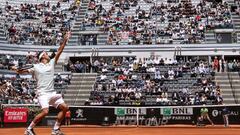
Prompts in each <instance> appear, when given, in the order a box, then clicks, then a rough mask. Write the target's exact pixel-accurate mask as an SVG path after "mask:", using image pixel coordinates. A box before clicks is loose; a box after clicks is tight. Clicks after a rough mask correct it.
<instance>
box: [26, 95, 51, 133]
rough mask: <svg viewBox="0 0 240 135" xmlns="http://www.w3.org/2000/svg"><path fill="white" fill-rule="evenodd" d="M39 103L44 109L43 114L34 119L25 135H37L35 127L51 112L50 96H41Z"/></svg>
mask: <svg viewBox="0 0 240 135" xmlns="http://www.w3.org/2000/svg"><path fill="white" fill-rule="evenodd" d="M38 102H39V104H40V106H41V108H42V111H41V113H39V114H38V115H37V116H35V117H34V119H33V121H32V122H31V124H30V125H29V126H28V128H27V129H26V131H25V135H35V133H34V131H33V128H34V127H35V125H37V124H38V122H40V121H41V120H42V119H43V118H44V117H45V116H46V115H47V114H48V112H49V109H48V108H49V96H48V95H41V96H39V97H38Z"/></svg>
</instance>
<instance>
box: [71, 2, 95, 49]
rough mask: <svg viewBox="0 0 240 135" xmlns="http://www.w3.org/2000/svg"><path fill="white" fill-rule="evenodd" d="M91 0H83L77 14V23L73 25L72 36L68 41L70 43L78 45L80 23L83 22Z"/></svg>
mask: <svg viewBox="0 0 240 135" xmlns="http://www.w3.org/2000/svg"><path fill="white" fill-rule="evenodd" d="M89 2H90V0H83V1H81V4H80V8H79V12H78V15H77V16H76V19H75V23H74V24H73V27H72V31H71V32H72V36H71V37H70V39H69V41H68V44H69V45H78V36H79V34H78V33H79V31H80V24H81V23H82V21H83V19H84V17H85V15H86V14H87V11H88V4H89Z"/></svg>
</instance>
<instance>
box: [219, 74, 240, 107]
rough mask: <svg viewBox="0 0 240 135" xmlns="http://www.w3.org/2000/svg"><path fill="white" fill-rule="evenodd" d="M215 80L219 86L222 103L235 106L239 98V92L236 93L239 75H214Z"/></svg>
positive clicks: (239, 85) (238, 85) (239, 87)
mask: <svg viewBox="0 0 240 135" xmlns="http://www.w3.org/2000/svg"><path fill="white" fill-rule="evenodd" d="M229 78H231V80H230V79H229ZM215 80H216V82H217V84H219V86H220V89H221V92H222V97H223V102H224V103H225V104H237V103H238V99H239V98H240V92H238V91H239V89H240V83H239V82H240V78H239V74H238V73H237V72H224V73H216V76H215Z"/></svg>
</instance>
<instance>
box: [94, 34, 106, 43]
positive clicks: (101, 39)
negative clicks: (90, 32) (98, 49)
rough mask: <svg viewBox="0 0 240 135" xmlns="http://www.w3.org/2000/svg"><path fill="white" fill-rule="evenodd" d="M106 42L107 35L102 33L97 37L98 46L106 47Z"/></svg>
mask: <svg viewBox="0 0 240 135" xmlns="http://www.w3.org/2000/svg"><path fill="white" fill-rule="evenodd" d="M107 40H108V33H102V34H99V35H98V36H97V42H98V45H106V44H107Z"/></svg>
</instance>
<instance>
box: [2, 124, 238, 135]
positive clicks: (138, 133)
mask: <svg viewBox="0 0 240 135" xmlns="http://www.w3.org/2000/svg"><path fill="white" fill-rule="evenodd" d="M62 131H64V133H65V134H66V135H239V134H240V127H239V126H231V127H229V128H224V127H223V126H214V127H211V126H206V127H194V126H162V127H62ZM35 132H36V134H37V135H50V134H51V128H45V127H38V128H35ZM23 133H24V128H2V129H0V135H23Z"/></svg>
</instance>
